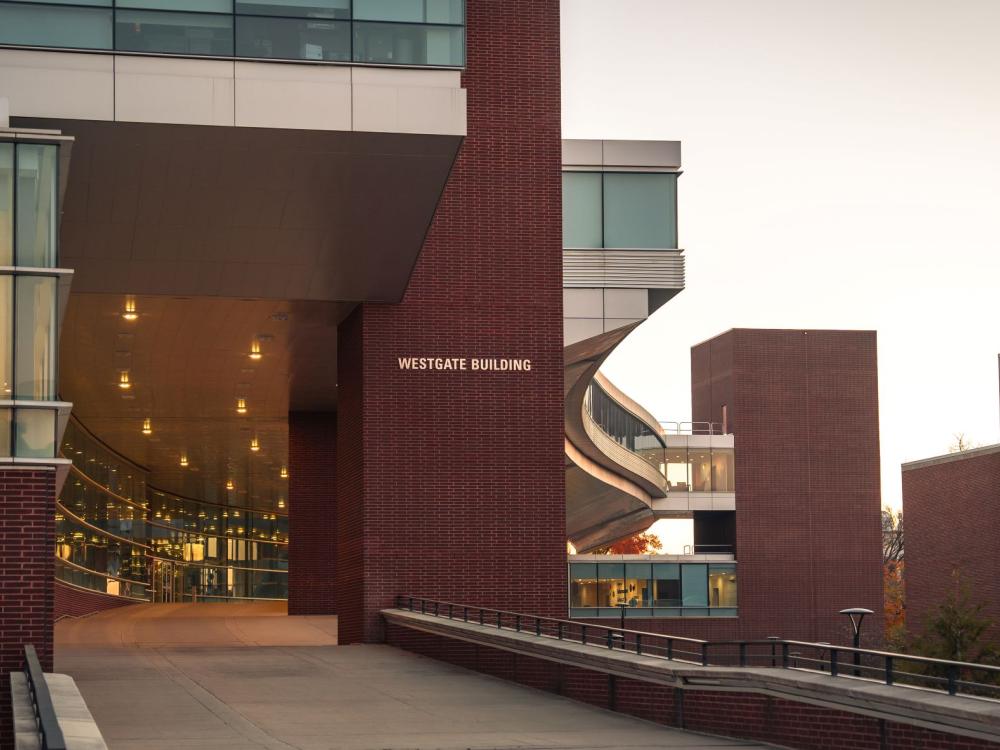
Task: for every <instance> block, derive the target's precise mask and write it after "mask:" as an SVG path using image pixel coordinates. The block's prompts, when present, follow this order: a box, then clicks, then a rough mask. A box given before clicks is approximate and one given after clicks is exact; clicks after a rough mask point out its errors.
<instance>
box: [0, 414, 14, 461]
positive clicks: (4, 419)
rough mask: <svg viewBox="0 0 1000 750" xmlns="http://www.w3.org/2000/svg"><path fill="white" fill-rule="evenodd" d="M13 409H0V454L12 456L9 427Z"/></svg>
mask: <svg viewBox="0 0 1000 750" xmlns="http://www.w3.org/2000/svg"><path fill="white" fill-rule="evenodd" d="M12 414H13V409H0V456H13V455H14V454H13V453H11V451H10V447H11V446H10V427H11V421H12Z"/></svg>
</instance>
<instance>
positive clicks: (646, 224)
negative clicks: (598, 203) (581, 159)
mask: <svg viewBox="0 0 1000 750" xmlns="http://www.w3.org/2000/svg"><path fill="white" fill-rule="evenodd" d="M676 214H677V175H675V174H605V175H604V246H605V247H621V248H644V247H654V248H673V247H677V215H676Z"/></svg>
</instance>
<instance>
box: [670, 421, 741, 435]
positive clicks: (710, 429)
mask: <svg viewBox="0 0 1000 750" xmlns="http://www.w3.org/2000/svg"><path fill="white" fill-rule="evenodd" d="M660 429H662V430H663V434H665V435H725V434H726V433H725V431H724V430H723V429H722V425H721V424H719V423H718V422H665V421H663V420H662V419H661V420H660Z"/></svg>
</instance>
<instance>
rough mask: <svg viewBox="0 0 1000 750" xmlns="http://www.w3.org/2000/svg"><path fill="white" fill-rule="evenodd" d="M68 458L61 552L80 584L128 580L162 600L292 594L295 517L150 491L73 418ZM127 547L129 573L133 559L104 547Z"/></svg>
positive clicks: (141, 476)
mask: <svg viewBox="0 0 1000 750" xmlns="http://www.w3.org/2000/svg"><path fill="white" fill-rule="evenodd" d="M63 452H64V454H65V455H66V456H67V457H68V458H71V459H72V460H73V467H72V469H71V472H70V476H69V478H68V479H67V481H66V484H65V486H64V487H63V492H62V494H61V495H60V498H59V504H58V506H57V507H58V509H59V515H60V518H59V519H58V520H59V522H60V524H61V526H60V528H61V529H63V533H62V534H61V536H60V538H59V540H58V541H57V548H56V556H57V558H61V559H63V560H64V561H66V562H67V564H71V565H70V567H72V569H73V571H74V572H73V575H74V576H75V577H74V578H73V580H72V581H70V582H73V583H75V585H84V584H83V583H80V581H83V582H84V583H86V582H88V581H90V582H92V583H94V582H96V583H95V585H96V584H100V585H99V586H98V590H102V591H103V590H105V589H104V581H109V582H110V581H117V580H119V579H123V578H125V579H128V580H129V581H131V582H132V583H134V584H135V585H136V586H138V585H139V584H142V585H145V586H147V587H148V591H147V592H146V593H145V594H144V596H145V597H146V598H148V599H152V600H155V601H193V600H219V601H229V600H238V599H286V598H287V597H288V518H287V516H285V515H278V514H277V513H270V512H265V511H259V510H249V509H245V508H238V507H233V506H224V505H217V504H213V503H206V502H201V501H197V500H193V499H190V498H184V497H180V496H178V495H174V494H172V493H169V492H164V491H162V490H158V489H155V488H153V487H150V486H149V485H148V481H147V476H146V472H145V470H143V469H141V468H139V467H137V466H134V465H132V464H130V463H128V462H127V461H125V460H124V459H122V458H121V457H120V456H118V455H117V454H115V453H114V452H113V451H111V450H110V449H108V448H107V447H105V446H104V445H103V444H101V443H100V442H99V441H97V440H96V439H95V438H94V437H92V436H91V435H90V434H89V433H88V432H87V431H86V430H85V429H84V428H83V427H82V426H81V425H79V423H77V422H75V421H72V420H71V422H70V424H69V426H68V427H67V429H66V435H65V440H64V443H63ZM80 527H83V528H80ZM77 532H80V533H79V534H78V533H77ZM121 544H131V545H132V547H131V548H129V549H130V550H131V552H130V555H131V557H130V558H129V559H131V561H132V562H131V564H130V566H129V569H128V575H127V576H123V575H121V574H120V569H121V565H122V564H123V563H122V560H123V559H124V557H123V555H124V553H121V554H118V555H117V556H116V554H112V553H109V552H104V551H102V550H103V549H104V547H107V548H108V549H110V550H112V551H114V550H116V549H119V546H120V545H121ZM60 545H65V546H60ZM102 545H103V546H102ZM95 550H96V551H95ZM135 550H138V552H137V551H135ZM73 566H75V567H73ZM63 567H64V568H67V566H65V565H64V566H63ZM67 569H68V568H67ZM81 569H82V570H81ZM67 575H69V574H68V573H67ZM88 575H89V576H90V577H89V578H88ZM109 585H110V584H109ZM85 587H86V588H94V587H93V586H90V585H87V586H85ZM131 590H132V591H133V593H134V592H135V591H137V590H138V589H136V588H135V586H133V588H132V589H131Z"/></svg>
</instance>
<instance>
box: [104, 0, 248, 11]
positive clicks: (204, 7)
mask: <svg viewBox="0 0 1000 750" xmlns="http://www.w3.org/2000/svg"><path fill="white" fill-rule="evenodd" d="M117 5H118V7H119V8H149V9H152V10H187V11H194V12H196V13H232V12H233V0H118V2H117Z"/></svg>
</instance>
